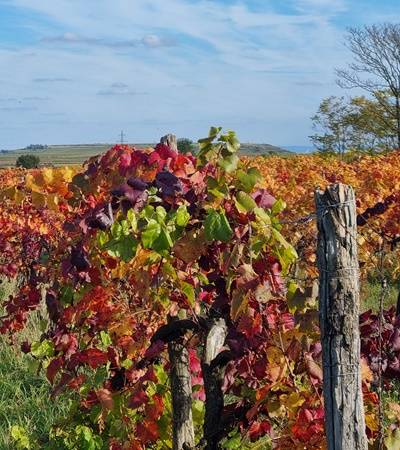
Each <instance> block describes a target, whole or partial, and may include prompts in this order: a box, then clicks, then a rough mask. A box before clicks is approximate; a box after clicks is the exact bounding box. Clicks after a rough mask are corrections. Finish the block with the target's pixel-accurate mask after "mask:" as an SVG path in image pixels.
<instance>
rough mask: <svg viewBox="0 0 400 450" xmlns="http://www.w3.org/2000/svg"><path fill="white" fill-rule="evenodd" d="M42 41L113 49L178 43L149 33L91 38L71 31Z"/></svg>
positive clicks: (165, 45) (152, 46) (157, 46)
mask: <svg viewBox="0 0 400 450" xmlns="http://www.w3.org/2000/svg"><path fill="white" fill-rule="evenodd" d="M41 42H44V43H49V44H65V45H87V46H95V47H108V48H112V49H119V48H135V47H139V46H142V47H147V48H159V47H173V46H175V45H177V42H176V41H175V40H174V39H172V38H168V37H163V36H158V35H156V34H148V35H146V36H144V37H143V38H141V39H127V40H113V39H107V38H91V37H87V36H81V35H77V34H75V33H69V32H68V33H64V34H63V35H61V36H50V37H45V38H42V39H41Z"/></svg>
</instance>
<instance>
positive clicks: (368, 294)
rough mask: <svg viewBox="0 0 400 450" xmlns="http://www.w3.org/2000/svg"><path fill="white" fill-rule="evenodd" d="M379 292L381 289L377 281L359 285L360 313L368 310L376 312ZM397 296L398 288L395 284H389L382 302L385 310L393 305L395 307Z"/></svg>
mask: <svg viewBox="0 0 400 450" xmlns="http://www.w3.org/2000/svg"><path fill="white" fill-rule="evenodd" d="M381 292H382V288H381V285H380V283H379V282H378V281H366V282H363V283H362V284H361V304H360V310H361V311H362V312H363V311H367V310H368V309H372V310H373V311H378V310H379V302H380V297H381ZM398 294H399V287H398V286H397V285H395V284H389V285H388V287H387V290H386V295H385V298H384V302H383V306H384V308H385V309H387V308H389V307H391V306H393V305H396V303H397V296H398Z"/></svg>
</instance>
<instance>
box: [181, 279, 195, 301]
mask: <svg viewBox="0 0 400 450" xmlns="http://www.w3.org/2000/svg"><path fill="white" fill-rule="evenodd" d="M181 289H182V292H183V293H184V294H185V296H186V298H187V299H188V301H189V304H190V306H194V303H195V300H196V295H195V292H194V287H193V286H192V285H191V284H190V283H187V282H186V281H181Z"/></svg>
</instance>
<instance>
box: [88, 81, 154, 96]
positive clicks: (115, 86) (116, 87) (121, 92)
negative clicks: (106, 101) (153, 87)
mask: <svg viewBox="0 0 400 450" xmlns="http://www.w3.org/2000/svg"><path fill="white" fill-rule="evenodd" d="M97 95H100V96H106V97H108V96H132V95H148V93H147V92H139V91H134V90H132V89H130V87H129V86H128V85H127V84H125V83H122V82H115V83H112V84H111V85H110V86H108V87H107V88H106V89H101V90H99V91H98V92H97Z"/></svg>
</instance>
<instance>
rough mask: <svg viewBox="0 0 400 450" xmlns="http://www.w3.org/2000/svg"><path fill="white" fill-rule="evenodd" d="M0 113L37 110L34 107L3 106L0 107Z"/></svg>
mask: <svg viewBox="0 0 400 450" xmlns="http://www.w3.org/2000/svg"><path fill="white" fill-rule="evenodd" d="M0 111H6V112H14V111H16V112H23V111H37V108H36V107H34V106H3V107H0Z"/></svg>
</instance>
